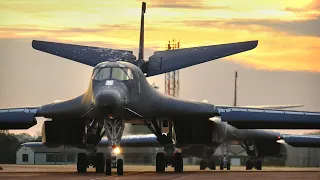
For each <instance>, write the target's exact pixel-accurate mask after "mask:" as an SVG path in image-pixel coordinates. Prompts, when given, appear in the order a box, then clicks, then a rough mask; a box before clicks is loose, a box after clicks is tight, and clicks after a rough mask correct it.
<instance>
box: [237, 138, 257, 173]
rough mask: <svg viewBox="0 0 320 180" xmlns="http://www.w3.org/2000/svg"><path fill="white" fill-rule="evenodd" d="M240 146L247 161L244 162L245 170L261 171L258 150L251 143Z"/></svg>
mask: <svg viewBox="0 0 320 180" xmlns="http://www.w3.org/2000/svg"><path fill="white" fill-rule="evenodd" d="M241 146H242V147H243V148H244V149H245V150H246V151H247V154H248V155H249V159H248V160H247V162H246V170H252V169H253V168H255V169H256V170H262V158H261V157H259V154H258V149H257V147H256V146H255V144H254V143H253V142H247V141H245V142H244V143H242V144H241Z"/></svg>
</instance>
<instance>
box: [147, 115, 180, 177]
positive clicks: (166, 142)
mask: <svg viewBox="0 0 320 180" xmlns="http://www.w3.org/2000/svg"><path fill="white" fill-rule="evenodd" d="M151 123H152V124H151ZM151 123H150V122H146V125H147V126H148V128H149V129H150V130H151V131H152V132H153V133H154V134H155V135H156V136H157V139H158V141H159V142H160V143H161V144H162V145H163V146H164V152H158V153H157V156H156V171H157V172H158V173H161V172H164V171H165V169H166V167H168V166H170V165H171V166H172V167H173V168H174V171H175V172H183V157H182V153H181V152H178V150H177V149H176V148H175V146H174V144H175V143H174V141H173V139H175V137H174V132H173V122H172V121H171V120H169V121H168V126H169V133H168V134H167V135H165V134H162V129H161V127H162V120H153V121H151ZM152 125H153V127H152Z"/></svg>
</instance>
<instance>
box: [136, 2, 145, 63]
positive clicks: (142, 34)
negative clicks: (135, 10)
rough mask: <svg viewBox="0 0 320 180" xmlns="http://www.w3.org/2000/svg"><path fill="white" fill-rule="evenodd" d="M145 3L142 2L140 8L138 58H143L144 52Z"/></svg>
mask: <svg viewBox="0 0 320 180" xmlns="http://www.w3.org/2000/svg"><path fill="white" fill-rule="evenodd" d="M146 8H147V7H146V3H145V2H142V9H141V23H140V44H139V57H138V59H143V58H144V57H143V54H144V52H143V51H144V13H146Z"/></svg>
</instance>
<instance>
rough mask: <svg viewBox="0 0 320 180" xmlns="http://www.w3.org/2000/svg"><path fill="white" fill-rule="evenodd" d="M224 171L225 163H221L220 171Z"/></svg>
mask: <svg viewBox="0 0 320 180" xmlns="http://www.w3.org/2000/svg"><path fill="white" fill-rule="evenodd" d="M223 169H224V167H223V162H222V163H220V170H223Z"/></svg>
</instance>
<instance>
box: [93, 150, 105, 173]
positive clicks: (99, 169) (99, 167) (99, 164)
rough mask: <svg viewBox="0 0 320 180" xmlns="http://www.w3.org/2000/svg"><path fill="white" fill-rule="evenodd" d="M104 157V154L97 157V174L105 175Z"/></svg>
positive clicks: (98, 154)
mask: <svg viewBox="0 0 320 180" xmlns="http://www.w3.org/2000/svg"><path fill="white" fill-rule="evenodd" d="M104 163H105V160H104V155H103V154H102V153H97V154H96V155H95V167H96V173H103V171H104Z"/></svg>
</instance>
